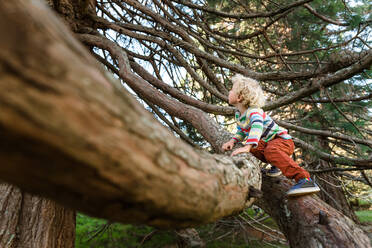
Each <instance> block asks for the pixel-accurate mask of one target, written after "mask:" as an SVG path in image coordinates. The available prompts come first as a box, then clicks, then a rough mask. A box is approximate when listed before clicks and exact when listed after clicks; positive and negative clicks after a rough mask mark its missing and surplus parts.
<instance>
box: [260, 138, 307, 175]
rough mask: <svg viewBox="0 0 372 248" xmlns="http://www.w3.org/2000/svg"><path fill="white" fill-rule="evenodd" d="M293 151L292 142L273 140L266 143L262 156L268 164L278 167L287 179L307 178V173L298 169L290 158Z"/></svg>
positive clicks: (280, 139) (279, 139)
mask: <svg viewBox="0 0 372 248" xmlns="http://www.w3.org/2000/svg"><path fill="white" fill-rule="evenodd" d="M293 151H294V143H293V140H291V139H290V140H286V139H282V138H275V139H273V140H271V141H269V142H267V145H266V147H265V149H264V156H265V158H266V160H267V162H268V163H270V164H271V165H274V166H276V167H278V168H279V169H280V170H281V171H282V173H283V175H284V176H286V177H287V178H294V179H295V180H296V181H299V180H300V179H303V178H309V177H310V174H309V172H307V171H306V170H305V169H303V168H302V167H300V166H299V165H298V164H297V163H296V162H295V161H293V159H292V158H291V157H290V156H291V155H292V153H293Z"/></svg>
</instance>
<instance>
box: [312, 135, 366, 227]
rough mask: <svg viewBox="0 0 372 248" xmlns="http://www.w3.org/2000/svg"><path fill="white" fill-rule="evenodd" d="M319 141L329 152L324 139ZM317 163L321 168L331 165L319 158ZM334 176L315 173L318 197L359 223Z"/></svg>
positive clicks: (328, 151) (324, 149)
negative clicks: (319, 190) (318, 188)
mask: <svg viewBox="0 0 372 248" xmlns="http://www.w3.org/2000/svg"><path fill="white" fill-rule="evenodd" d="M319 142H320V146H321V147H322V149H323V151H326V152H327V153H331V149H330V147H329V145H328V142H327V140H326V139H324V138H320V140H319ZM319 163H320V168H321V169H325V168H330V167H331V165H330V164H329V163H328V162H327V161H324V160H320V162H319ZM314 169H315V168H314ZM335 177H336V176H333V175H332V172H330V173H322V174H318V175H317V178H318V180H317V183H318V184H319V186H320V188H321V189H322V190H321V192H320V198H321V199H322V200H323V201H325V202H326V203H328V204H329V205H331V206H332V207H333V208H335V209H337V210H338V211H340V212H342V213H343V214H345V215H346V216H348V217H349V218H350V219H352V220H353V221H354V222H356V223H360V222H359V219H358V217H357V216H356V214H355V213H354V210H353V209H352V208H351V206H350V204H349V203H348V201H347V199H346V197H345V192H344V190H343V188H342V185H341V183H340V182H339V180H338V179H337V178H335Z"/></svg>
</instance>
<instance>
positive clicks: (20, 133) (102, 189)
mask: <svg viewBox="0 0 372 248" xmlns="http://www.w3.org/2000/svg"><path fill="white" fill-rule="evenodd" d="M34 2H35V1H34ZM10 10H11V11H10ZM0 12H1V13H0V31H1V32H4V33H7V34H8V36H6V38H4V39H1V40H0V48H1V49H0V72H1V75H2V78H0V83H1V85H2V88H3V91H2V92H3V93H2V95H1V97H0V107H1V109H0V111H1V113H2V115H1V116H0V135H1V136H2V139H1V142H0V151H1V152H0V162H1V164H2V165H3V166H1V167H0V177H1V178H3V179H6V180H8V181H10V182H12V183H15V184H17V185H20V186H21V187H24V188H26V189H27V190H29V191H33V192H39V193H43V194H44V195H47V196H49V197H52V198H53V199H56V200H58V201H60V202H63V203H64V204H66V205H69V206H72V207H74V208H78V209H82V210H84V211H85V212H88V213H91V214H94V215H95V216H98V217H104V218H108V219H112V220H117V221H122V222H126V223H128V222H141V223H146V224H150V225H155V226H161V227H170V226H175V227H177V228H179V227H182V226H191V225H196V224H200V223H205V222H209V221H213V220H215V219H217V218H220V217H222V216H226V215H229V214H234V213H236V212H237V211H240V210H241V209H243V208H244V207H245V206H246V205H247V204H246V197H247V193H248V191H249V186H250V184H253V182H254V185H259V177H257V175H258V174H259V173H257V167H255V166H253V165H252V164H253V163H248V164H244V166H245V167H243V168H244V169H243V170H242V169H240V170H239V169H238V168H237V167H236V166H235V165H234V163H233V162H232V161H231V159H229V158H227V157H224V156H218V155H214V156H212V155H210V154H207V153H205V152H201V151H197V150H193V149H191V148H190V147H189V146H186V145H185V144H183V143H181V142H180V141H179V140H177V139H175V138H174V137H173V136H172V135H171V134H170V133H169V132H168V131H165V129H164V128H163V127H161V125H160V124H159V123H158V122H156V121H155V119H154V118H153V117H152V116H150V114H149V113H147V112H146V111H145V110H144V109H143V108H142V107H141V106H139V104H138V103H137V102H136V101H135V100H134V99H133V98H131V97H129V96H128V93H127V92H126V91H124V90H123V88H120V86H117V85H116V84H115V82H114V81H112V82H111V83H112V84H110V83H109V82H108V80H107V78H105V77H104V76H103V74H102V73H101V71H100V69H98V68H97V66H96V64H95V62H94V61H93V59H92V58H90V57H89V56H88V54H87V52H85V51H84V50H82V49H81V47H80V45H78V44H77V42H76V41H75V40H73V39H72V38H71V37H70V35H69V32H68V31H67V30H66V29H65V28H64V27H63V26H62V25H60V24H58V22H57V21H56V19H55V17H54V16H52V15H50V14H47V13H46V12H45V10H44V8H43V7H42V6H38V8H37V11H36V10H35V9H34V6H32V5H30V3H28V1H12V2H11V3H9V2H2V3H1V4H0ZM25 12H26V13H27V14H25ZM9 13H16V14H14V15H13V14H9ZM45 19H47V20H48V22H45ZM26 23H27V24H28V25H26ZM19 34H22V39H21V40H20V39H17V38H18V37H19V36H18V35H19ZM5 92H6V94H5ZM36 109H37V111H35V110H36ZM210 125H213V123H210ZM210 130H213V127H211V129H210ZM242 163H244V162H239V163H236V164H238V165H239V166H242ZM20 171H22V173H19V172H20ZM30 178H31V179H32V180H30ZM276 180H277V182H278V183H276V182H274V181H275V180H269V179H265V180H264V186H265V187H264V198H263V200H262V201H260V205H261V206H262V207H263V208H264V209H265V210H266V211H267V212H268V213H270V215H271V216H273V217H274V218H275V219H276V221H277V222H278V223H279V225H280V227H281V229H282V230H283V231H284V233H285V234H286V236H287V238H288V239H289V241H290V243H291V244H292V246H293V247H319V246H318V244H320V243H323V244H330V246H327V247H343V246H342V244H351V246H349V247H369V245H368V243H366V242H367V241H366V240H368V239H367V237H366V236H365V235H364V234H363V233H362V231H361V230H360V229H359V228H358V227H357V226H356V225H355V224H354V223H353V222H352V221H350V220H349V219H348V218H347V217H345V216H343V215H342V214H340V213H339V212H337V211H336V210H334V209H333V208H331V207H329V206H328V205H327V204H325V203H324V202H323V201H321V200H319V199H318V198H317V197H313V196H306V197H301V198H295V199H291V200H288V201H286V198H285V197H284V192H285V191H286V190H287V189H288V188H289V187H290V185H289V182H288V180H284V179H282V178H281V179H276ZM307 203H309V204H307ZM285 209H287V210H289V211H290V213H291V215H290V216H291V218H288V217H287V216H288V214H286V213H287V212H285V211H284V210H285ZM319 209H322V210H324V212H325V213H326V216H327V218H323V219H322V220H321V223H323V224H322V226H319V225H318V224H316V221H319ZM283 211H284V212H283ZM283 213H284V214H283ZM321 216H324V215H321ZM324 219H325V220H324ZM327 223H328V224H327ZM336 224H337V226H336ZM348 232H350V233H351V234H352V235H350V234H348ZM312 234H314V235H312ZM340 234H343V236H342V235H340ZM300 241H302V242H303V243H299V242H300ZM307 241H308V242H307ZM332 242H333V243H332ZM336 245H339V246H336ZM352 245H354V246H352Z"/></svg>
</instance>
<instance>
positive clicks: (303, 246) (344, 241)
mask: <svg viewBox="0 0 372 248" xmlns="http://www.w3.org/2000/svg"><path fill="white" fill-rule="evenodd" d="M291 186H292V184H291V183H290V181H289V180H287V179H285V180H283V179H279V178H275V179H273V178H269V177H266V176H264V177H263V181H262V190H263V192H264V195H263V197H262V198H261V199H259V201H258V205H259V206H260V207H262V208H263V209H264V210H265V212H267V213H268V214H269V215H270V216H271V217H273V218H274V219H275V221H276V223H277V224H278V225H279V227H280V230H281V231H282V232H283V233H284V234H285V236H286V237H287V238H288V241H289V244H290V246H291V247H296V248H309V247H314V248H315V247H327V248H331V247H334V248H351V247H355V248H360V247H371V244H370V240H369V238H368V237H367V235H366V234H365V233H364V232H363V231H362V229H360V228H359V227H358V225H357V224H355V223H354V222H353V221H352V220H351V219H350V218H348V217H347V216H345V215H343V214H342V213H341V212H339V211H337V210H335V209H334V208H332V207H331V206H329V205H328V204H327V203H325V202H323V201H322V200H321V199H319V197H317V196H312V195H310V196H302V197H296V198H288V197H287V196H286V194H285V192H286V191H287V190H288V189H289V188H290V187H291Z"/></svg>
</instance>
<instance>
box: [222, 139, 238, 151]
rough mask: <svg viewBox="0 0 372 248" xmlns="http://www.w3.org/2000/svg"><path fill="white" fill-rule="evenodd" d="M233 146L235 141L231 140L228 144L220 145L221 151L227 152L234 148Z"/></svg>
mask: <svg viewBox="0 0 372 248" xmlns="http://www.w3.org/2000/svg"><path fill="white" fill-rule="evenodd" d="M234 144H235V140H233V139H231V140H229V141H228V142H226V143H225V144H223V145H222V150H223V151H229V150H231V149H232V148H233V147H234Z"/></svg>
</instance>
